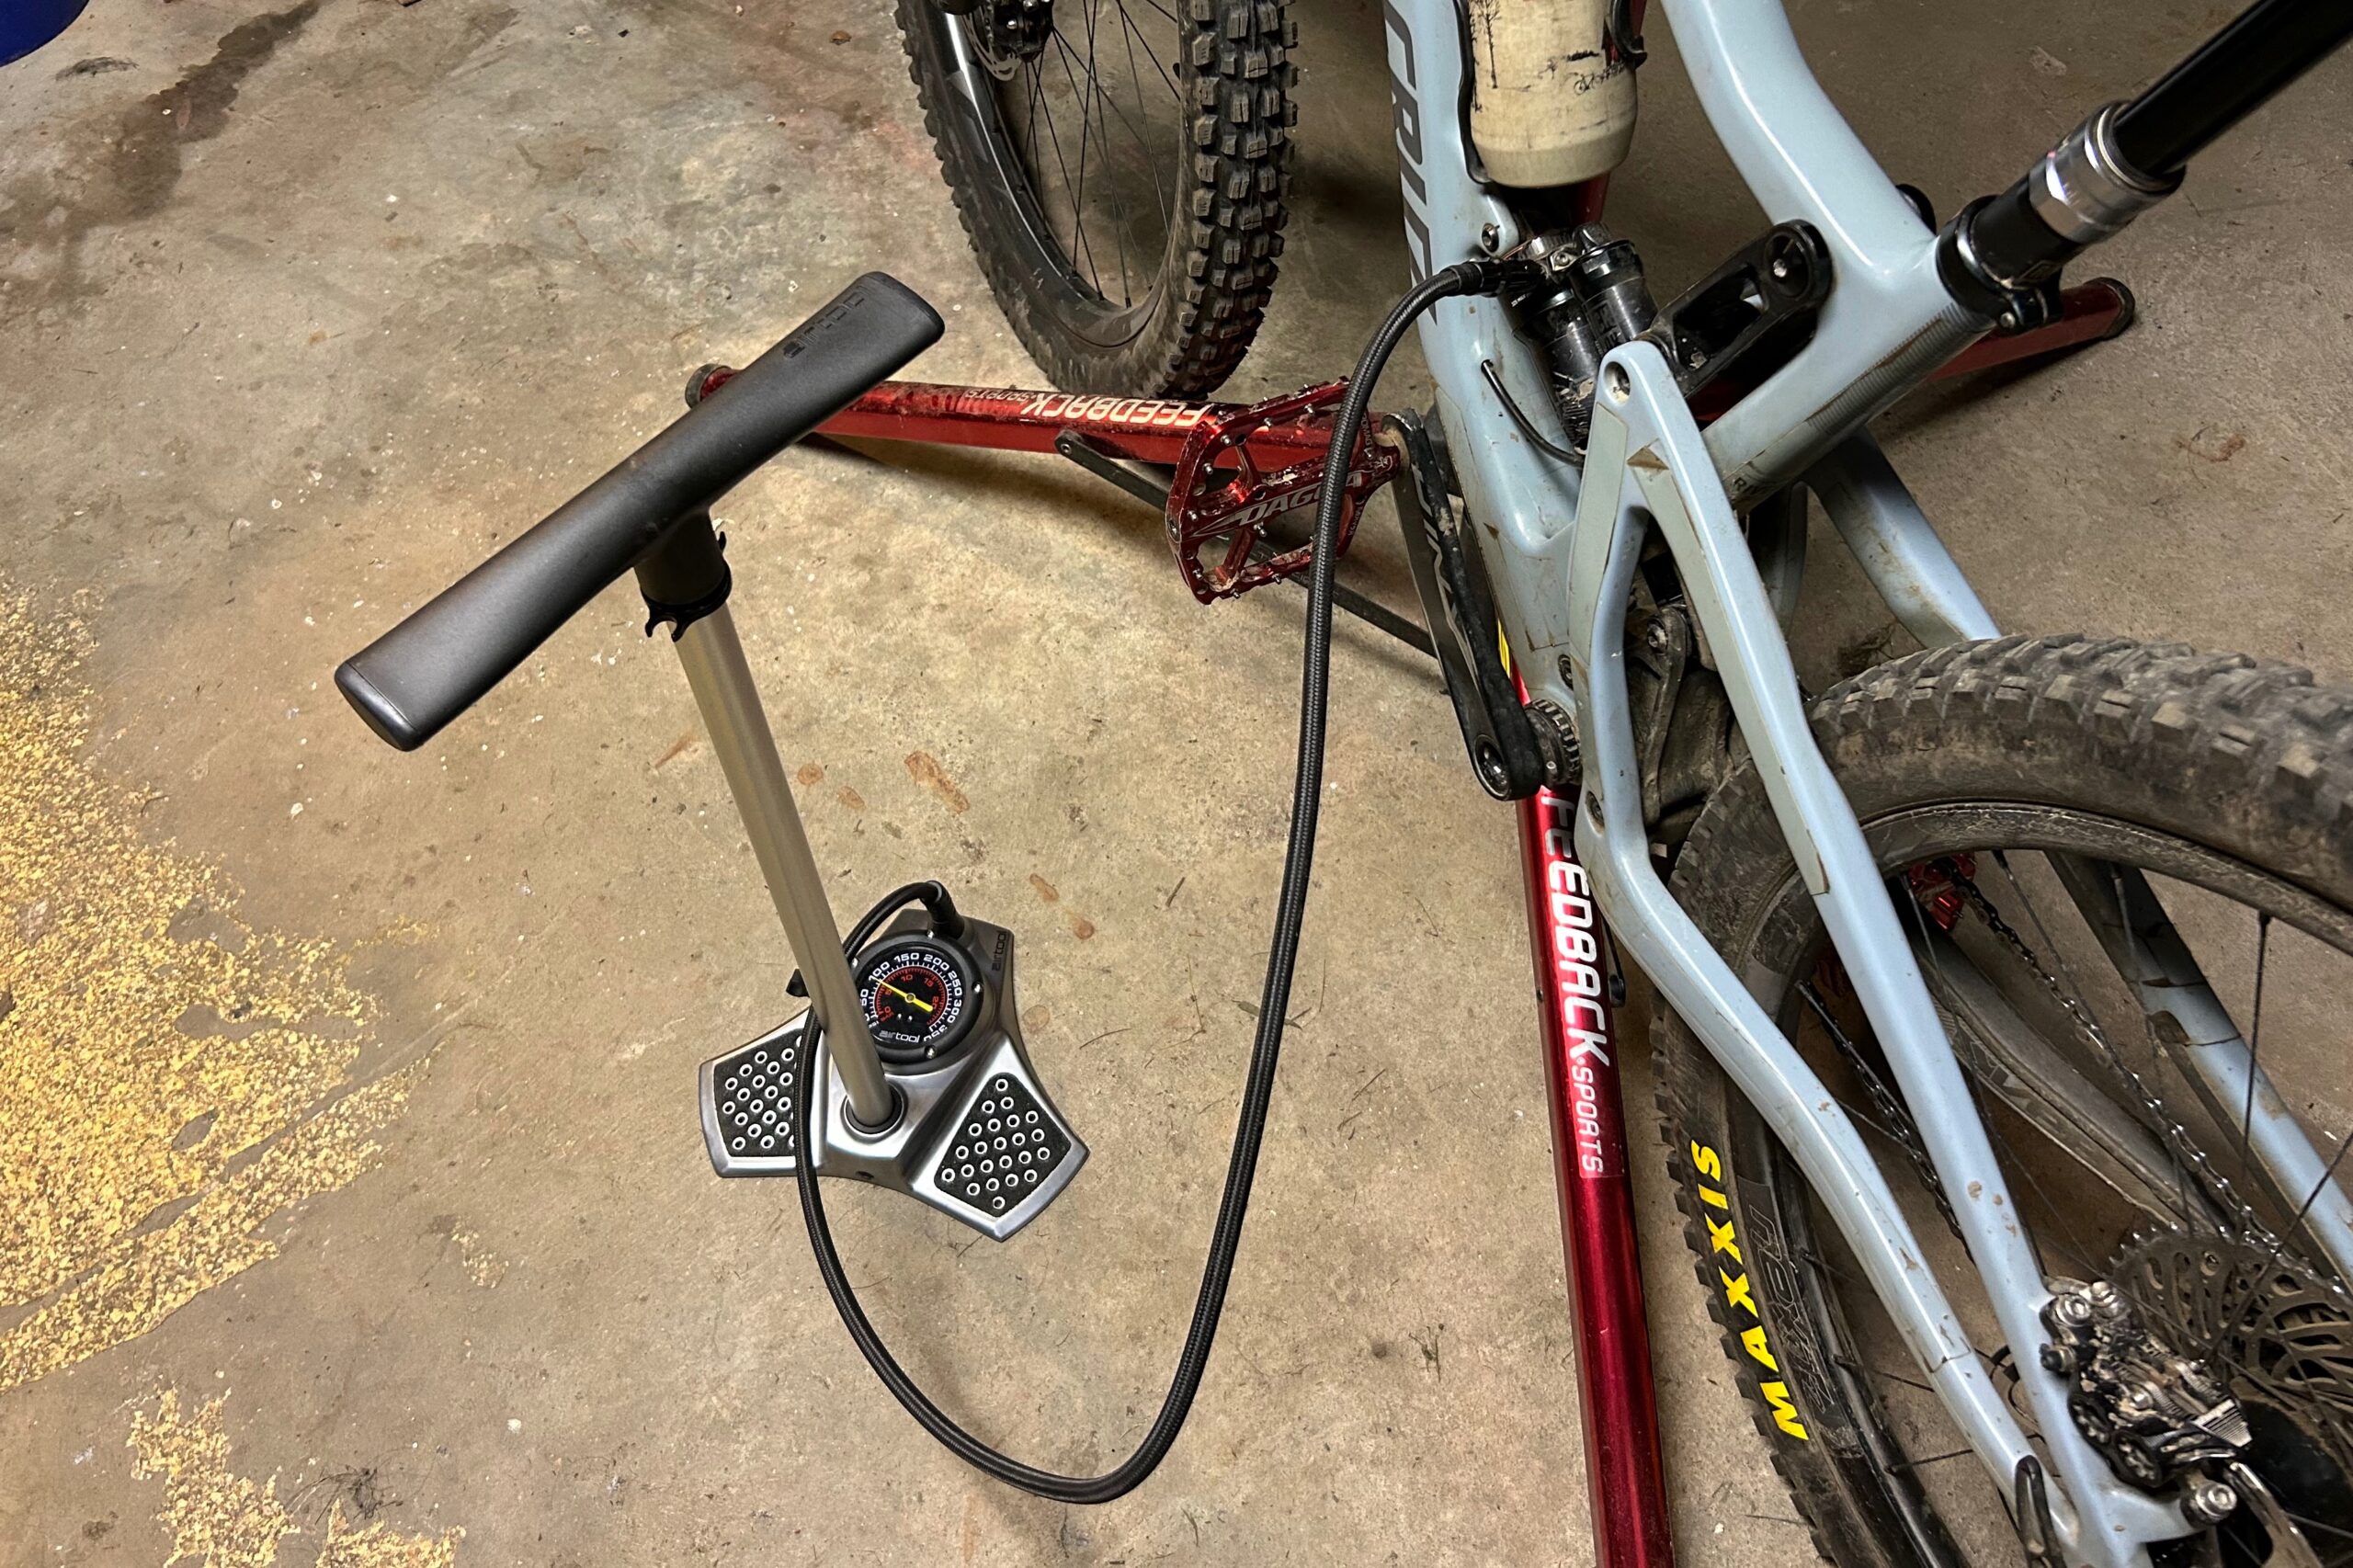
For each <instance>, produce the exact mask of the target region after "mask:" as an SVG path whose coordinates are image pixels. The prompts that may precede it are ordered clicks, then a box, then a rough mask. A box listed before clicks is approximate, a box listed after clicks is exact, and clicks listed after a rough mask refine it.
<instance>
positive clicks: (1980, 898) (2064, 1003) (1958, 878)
mask: <svg viewBox="0 0 2353 1568" xmlns="http://www.w3.org/2000/svg"><path fill="white" fill-rule="evenodd" d="M1933 864H1934V865H1935V867H1936V869H1938V871H1940V872H1942V873H1943V874H1944V877H1945V879H1946V881H1948V882H1949V883H1950V884H1951V885H1952V886H1953V887H1956V888H1959V889H1960V890H1961V896H1962V897H1963V898H1965V899H1967V900H1968V901H1969V903H1970V905H1971V907H1972V908H1973V909H1974V910H1975V911H1976V912H1977V915H1978V918H1979V919H1981V920H1983V921H1984V922H1985V926H1986V929H1987V930H1989V931H1991V932H1992V933H1993V934H1994V936H1995V937H1996V938H1997V939H1998V940H2000V941H2002V942H2004V943H2006V944H2007V945H2008V947H2009V949H2010V950H2011V951H2012V952H2014V953H2016V954H2017V955H2018V959H2019V960H2020V961H2021V962H2023V963H2024V964H2025V965H2026V966H2027V968H2028V969H2029V970H2031V971H2034V974H2035V977H2036V978H2037V979H2039V980H2040V981H2041V982H2042V984H2043V988H2044V989H2045V990H2047V991H2049V992H2050V993H2051V995H2052V999H2053V1000H2054V1001H2056V1002H2057V1003H2058V1004H2059V1006H2060V1008H2061V1010H2062V1011H2063V1012H2064V1013H2066V1015H2067V1017H2069V1018H2070V1019H2072V1020H2073V1021H2074V1022H2075V1027H2076V1028H2078V1029H2080V1030H2082V1031H2083V1033H2084V1035H2085V1036H2086V1038H2087V1039H2088V1040H2090V1041H2091V1042H2092V1044H2093V1045H2094V1046H2095V1047H2096V1048H2097V1050H2098V1051H2099V1052H2100V1053H2101V1054H2102V1055H2103V1056H2105V1057H2107V1058H2108V1061H2109V1065H2110V1066H2111V1067H2113V1068H2115V1070H2116V1071H2117V1072H2118V1073H2119V1074H2121V1075H2122V1076H2123V1078H2124V1081H2125V1082H2126V1083H2127V1084H2129V1085H2131V1087H2132V1089H2133V1091H2134V1092H2135V1093H2136V1094H2138V1095H2139V1096H2140V1098H2141V1108H2142V1109H2143V1110H2144V1111H2146V1112H2147V1113H2148V1114H2149V1116H2150V1118H2151V1119H2152V1120H2153V1122H2154V1125H2155V1126H2156V1127H2157V1128H2158V1129H2159V1130H2160V1131H2161V1132H2162V1133H2163V1135H2164V1136H2165V1139H2166V1142H2168V1143H2169V1144H2170V1145H2171V1147H2172V1150H2173V1153H2174V1154H2175V1155H2176V1156H2177V1158H2178V1159H2180V1160H2182V1161H2183V1162H2185V1163H2186V1165H2188V1166H2189V1167H2190V1168H2193V1169H2195V1170H2196V1172H2197V1174H2198V1176H2199V1180H2200V1185H2201V1186H2202V1187H2204V1188H2205V1189H2206V1195H2207V1197H2208V1198H2209V1199H2212V1200H2213V1201H2214V1202H2216V1203H2217V1204H2219V1205H2220V1206H2222V1208H2223V1209H2224V1210H2226V1211H2228V1212H2231V1213H2233V1214H2234V1215H2235V1216H2236V1218H2237V1222H2238V1223H2239V1224H2240V1225H2242V1226H2244V1227H2245V1229H2244V1230H2243V1231H2242V1232H2241V1235H2242V1236H2243V1237H2245V1238H2247V1239H2252V1240H2255V1241H2256V1242H2258V1243H2259V1244H2273V1243H2276V1242H2277V1241H2278V1240H2279V1238H2278V1237H2276V1236H2274V1235H2273V1234H2272V1233H2271V1232H2270V1230H2269V1229H2268V1227H2267V1226H2265V1224H2264V1223H2263V1221H2262V1220H2261V1219H2259V1218H2258V1217H2257V1216H2256V1212H2255V1210H2254V1209H2253V1208H2252V1207H2251V1206H2250V1205H2249V1204H2248V1203H2247V1202H2246V1200H2245V1199H2243V1198H2241V1197H2240V1196H2239V1195H2238V1192H2237V1189H2236V1188H2234V1187H2232V1186H2231V1182H2230V1178H2229V1177H2228V1176H2224V1175H2222V1172H2220V1171H2218V1170H2216V1169H2215V1168H2214V1164H2213V1161H2212V1160H2211V1159H2210V1158H2209V1157H2208V1156H2207V1153H2206V1151H2205V1150H2203V1149H2201V1148H2200V1147H2199V1145H2198V1142H2197V1140H2196V1139H2194V1138H2192V1137H2190V1135H2189V1129H2188V1128H2187V1127H2185V1126H2183V1125H2182V1124H2181V1122H2179V1121H2178V1120H2177V1119H2175V1117H2174V1114H2173V1113H2172V1112H2171V1111H2170V1110H2168V1109H2166V1108H2165V1101H2164V1100H2163V1099H2162V1098H2161V1097H2159V1096H2158V1095H2157V1092H2156V1091H2155V1090H2154V1089H2152V1088H2150V1087H2149V1085H2148V1081H2147V1080H2146V1079H2144V1078H2143V1077H2142V1076H2141V1074H2138V1073H2136V1072H2134V1071H2133V1070H2132V1068H2131V1066H2130V1065H2128V1064H2127V1063H2126V1062H2125V1061H2124V1058H2123V1056H2122V1054H2121V1053H2120V1052H2119V1051H2117V1049H2116V1047H2115V1045H2114V1044H2113V1043H2112V1042H2110V1041H2109V1038H2108V1034H2107V1032H2106V1031H2105V1030H2103V1029H2102V1028H2100V1027H2099V1020H2098V1019H2097V1018H2095V1017H2092V1016H2091V1013H2090V1011H2089V1010H2088V1009H2086V1007H2085V1006H2083V1004H2082V1003H2080V1002H2078V1001H2076V1000H2075V997H2073V996H2071V995H2069V994H2068V993H2067V988H2066V987H2065V986H2063V985H2062V984H2061V983H2059V978H2058V976H2056V975H2054V974H2052V972H2051V971H2049V970H2047V969H2045V968H2044V967H2043V966H2042V962H2041V960H2040V959H2038V958H2036V957H2035V953H2034V949H2033V948H2032V947H2031V946H2029V944H2028V942H2027V940H2026V938H2025V937H2022V936H2020V935H2019V934H2018V929H2017V928H2016V927H2015V926H2012V925H2011V924H2010V923H2009V922H2008V921H2007V920H2006V919H2004V918H2003V917H2002V912H2001V911H2000V910H1999V909H1998V908H1996V907H1995V904H1994V901H1993V900H1992V899H1991V898H1989V897H1987V896H1986V894H1985V891H1984V889H1983V888H1980V887H1979V886H1978V885H1977V883H1976V882H1975V881H1972V879H1971V878H1970V877H1969V876H1968V874H1967V873H1965V872H1964V871H1962V870H1961V866H1960V864H1959V863H1958V862H1957V861H1955V860H1954V859H1953V858H1951V857H1950V856H1945V857H1941V858H1938V859H1937V860H1936V861H1934V862H1933ZM2003 869H2004V870H2005V871H2006V870H2007V869H2008V868H2007V866H2006V865H2005V866H2004V868H2003ZM2182 1198H2183V1201H2184V1204H2185V1206H2186V1205H2187V1203H2188V1194H2187V1193H2184V1194H2183V1195H2182ZM2184 1219H2185V1220H2187V1219H2188V1216H2187V1215H2185V1216H2184Z"/></svg>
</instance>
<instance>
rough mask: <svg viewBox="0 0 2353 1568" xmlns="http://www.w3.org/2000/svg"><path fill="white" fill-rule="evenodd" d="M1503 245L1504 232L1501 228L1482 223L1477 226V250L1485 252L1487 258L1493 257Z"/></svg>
mask: <svg viewBox="0 0 2353 1568" xmlns="http://www.w3.org/2000/svg"><path fill="white" fill-rule="evenodd" d="M1503 243H1504V232H1503V230H1502V229H1501V228H1499V227H1497V226H1496V225H1495V224H1493V223H1483V224H1481V225H1480V226H1479V248H1480V249H1481V250H1483V251H1485V252H1486V253H1487V254H1488V255H1489V256H1493V255H1495V252H1496V251H1498V250H1500V249H1502V248H1503Z"/></svg>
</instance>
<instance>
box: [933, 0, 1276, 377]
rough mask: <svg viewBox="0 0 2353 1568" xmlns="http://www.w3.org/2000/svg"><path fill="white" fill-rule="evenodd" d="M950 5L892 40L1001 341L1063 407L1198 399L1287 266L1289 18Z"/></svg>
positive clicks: (1122, 4) (1238, 352)
mask: <svg viewBox="0 0 2353 1568" xmlns="http://www.w3.org/2000/svg"><path fill="white" fill-rule="evenodd" d="M957 3H958V10H957V11H956V12H953V13H951V12H950V11H949V9H947V8H945V7H943V6H940V5H938V4H936V3H935V0H899V27H900V30H901V32H902V34H903V35H904V39H905V40H906V46H907V58H908V63H909V69H910V71H911V73H912V74H913V75H914V77H915V91H916V94H917V96H918V97H920V98H921V99H922V103H923V112H924V123H925V126H926V128H927V129H928V130H929V131H930V132H931V136H932V140H933V142H934V143H935V144H936V145H937V147H938V151H939V164H940V169H941V171H942V173H943V174H945V175H946V176H947V179H948V185H949V190H950V191H951V192H952V193H953V194H954V196H955V199H956V209H957V211H958V213H959V214H960V215H961V218H962V219H963V222H964V231H965V233H966V234H967V235H968V236H970V238H971V240H972V250H973V253H974V254H975V255H976V256H978V257H979V258H980V263H981V270H982V272H983V274H985V275H986V277H987V278H988V281H989V288H990V290H992V291H993V292H994V293H995V295H996V300H997V304H998V306H999V307H1000V308H1001V309H1002V310H1003V311H1004V312H1005V315H1006V321H1007V322H1009V323H1010V324H1012V326H1013V330H1014V333H1015V335H1017V336H1018V337H1019V338H1020V339H1021V342H1022V345H1023V347H1026V348H1028V349H1029V355H1030V358H1034V359H1035V360H1037V361H1038V364H1039V367H1040V369H1043V370H1044V371H1045V372H1046V374H1047V376H1048V377H1049V378H1050V379H1051V381H1053V382H1054V384H1055V386H1056V387H1058V388H1060V389H1062V390H1063V391H1069V392H1120V393H1126V394H1129V395H1140V396H1182V397H1200V396H1206V395H1207V394H1208V393H1210V392H1212V391H1214V390H1215V389H1216V388H1217V387H1218V386H1219V384H1220V383H1222V382H1223V381H1225V379H1226V378H1227V377H1228V376H1230V375H1232V374H1233V369H1234V367H1235V366H1236V365H1238V364H1239V363H1240V362H1241V360H1242V356H1243V353H1244V351H1245V350H1246V349H1247V348H1248V347H1250V340H1251V338H1252V336H1253V335H1255V334H1256V332H1257V330H1258V324H1259V321H1260V319H1261V318H1262V317H1263V316H1264V314H1265V312H1266V308H1267V297H1268V294H1269V292H1270V291H1271V290H1272V289H1273V286H1274V280H1275V259H1276V257H1277V256H1279V255H1280V254H1281V252H1282V227H1283V221H1284V217H1285V211H1284V196H1285V189H1284V187H1285V182H1286V179H1287V177H1288V176H1287V171H1288V169H1289V166H1290V127H1291V123H1292V121H1293V119H1294V118H1295V116H1296V112H1297V111H1296V110H1295V108H1293V106H1292V104H1291V100H1290V83H1291V63H1290V49H1291V45H1292V44H1293V43H1294V42H1295V41H1296V40H1297V38H1298V28H1297V24H1295V23H1294V22H1292V21H1291V20H1290V17H1288V16H1287V15H1286V11H1287V7H1288V5H1289V0H957ZM966 6H969V8H965V7H966Z"/></svg>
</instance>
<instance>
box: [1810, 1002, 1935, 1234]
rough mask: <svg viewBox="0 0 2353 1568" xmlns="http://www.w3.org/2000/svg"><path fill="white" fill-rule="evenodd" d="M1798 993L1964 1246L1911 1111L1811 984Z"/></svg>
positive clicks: (1933, 1164)
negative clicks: (1864, 1054)
mask: <svg viewBox="0 0 2353 1568" xmlns="http://www.w3.org/2000/svg"><path fill="white" fill-rule="evenodd" d="M1798 994H1799V995H1801V996H1802V997H1804V998H1805V1004H1806V1006H1809V1007H1812V1008H1813V1016H1814V1017H1817V1018H1819V1019H1821V1020H1822V1027H1823V1028H1824V1030H1826V1031H1827V1032H1828V1034H1829V1036H1830V1043H1831V1044H1833V1045H1835V1046H1836V1047H1837V1048H1838V1054H1839V1055H1841V1056H1843V1057H1845V1058H1846V1059H1847V1065H1848V1066H1849V1067H1851V1068H1853V1069H1854V1071H1855V1076H1857V1077H1858V1078H1860V1079H1861V1080H1862V1081H1863V1087H1864V1088H1865V1089H1866V1090H1868V1091H1869V1092H1870V1096H1871V1104H1872V1106H1873V1107H1875V1108H1877V1109H1878V1111H1879V1114H1880V1116H1881V1119H1883V1120H1884V1121H1885V1122H1886V1123H1887V1131H1888V1132H1889V1134H1890V1135H1891V1136H1892V1137H1893V1138H1894V1140H1895V1141H1896V1142H1898V1143H1900V1144H1902V1145H1903V1146H1904V1153H1905V1154H1906V1155H1907V1156H1909V1157H1910V1159H1911V1161H1912V1173H1913V1175H1915V1176H1917V1177H1919V1179H1920V1185H1921V1186H1923V1187H1927V1189H1928V1196H1929V1197H1931V1198H1933V1199H1936V1201H1937V1212H1938V1213H1939V1214H1942V1215H1943V1216H1944V1217H1945V1223H1946V1224H1947V1225H1949V1226H1950V1227H1951V1228H1952V1233H1953V1235H1954V1237H1955V1238H1956V1239H1958V1240H1959V1241H1960V1243H1961V1245H1962V1246H1963V1247H1966V1246H1968V1244H1969V1238H1968V1237H1967V1236H1964V1235H1962V1234H1961V1219H1960V1217H1959V1216H1958V1215H1956V1214H1954V1213H1953V1211H1952V1200H1951V1199H1949V1198H1947V1197H1946V1196H1945V1182H1944V1177H1943V1176H1940V1175H1938V1171H1937V1163H1936V1161H1934V1160H1932V1159H1930V1158H1929V1157H1928V1151H1927V1147H1926V1146H1925V1145H1924V1144H1923V1143H1922V1142H1920V1129H1919V1127H1918V1126H1917V1125H1916V1124H1915V1122H1914V1121H1913V1119H1912V1113H1911V1112H1910V1111H1908V1110H1906V1109H1904V1102H1903V1101H1902V1100H1900V1099H1898V1098H1897V1097H1896V1095H1895V1091H1894V1090H1893V1089H1891V1088H1889V1087H1888V1086H1887V1081H1886V1080H1885V1079H1883V1078H1881V1076H1880V1075H1879V1074H1878V1072H1877V1071H1876V1070H1875V1069H1874V1068H1873V1067H1872V1066H1871V1064H1870V1062H1866V1061H1865V1060H1863V1052H1862V1048H1861V1047H1860V1046H1859V1045H1857V1044H1856V1043H1855V1042H1854V1041H1853V1040H1850V1039H1848V1038H1847V1031H1846V1030H1845V1029H1842V1028H1839V1027H1838V1020H1837V1019H1836V1018H1834V1017H1831V1016H1830V1009H1829V1007H1828V1006H1826V1005H1824V1002H1823V1000H1822V997H1821V994H1819V993H1818V992H1816V991H1815V989H1814V988H1813V984H1812V983H1806V984H1803V985H1801V986H1799V987H1798Z"/></svg>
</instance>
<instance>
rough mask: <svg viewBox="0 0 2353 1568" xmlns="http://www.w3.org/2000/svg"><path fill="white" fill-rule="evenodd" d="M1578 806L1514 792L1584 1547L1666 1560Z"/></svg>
mask: <svg viewBox="0 0 2353 1568" xmlns="http://www.w3.org/2000/svg"><path fill="white" fill-rule="evenodd" d="M1575 812H1576V806H1575V801H1573V800H1572V799H1570V798H1568V797H1566V796H1562V795H1555V794H1554V793H1552V791H1551V790H1538V791H1537V793H1536V794H1535V796H1534V797H1533V798H1531V799H1529V800H1525V801H1520V802H1519V849H1520V861H1521V865H1522V868H1523V869H1524V870H1525V872H1526V875H1527V881H1528V935H1529V949H1530V950H1531V952H1532V953H1533V955H1534V957H1535V960H1536V994H1537V998H1538V1003H1539V1008H1538V1010H1539V1012H1540V1015H1541V1017H1542V1019H1543V1032H1544V1082H1545V1087H1546V1090H1547V1093H1546V1096H1545V1098H1546V1100H1547V1101H1548V1103H1549V1104H1550V1105H1551V1107H1552V1162H1553V1166H1554V1176H1555V1177H1556V1179H1557V1181H1558V1184H1559V1187H1560V1195H1561V1240H1562V1245H1563V1255H1564V1256H1565V1258H1566V1260H1567V1267H1568V1278H1569V1316H1570V1320H1571V1326H1572V1327H1573V1328H1574V1332H1575V1335H1576V1346H1577V1393H1578V1399H1579V1403H1581V1405H1582V1406H1583V1409H1584V1414H1585V1463H1586V1486H1587V1489H1588V1491H1589V1493H1590V1495H1591V1501H1592V1507H1593V1539H1594V1558H1595V1562H1597V1564H1598V1568H1671V1565H1672V1564H1673V1563H1674V1562H1675V1546H1674V1541H1673V1540H1672V1538H1671V1536H1670V1534H1669V1531H1668V1518H1667V1511H1666V1477H1665V1467H1664V1465H1663V1463H1662V1461H1661V1459H1660V1456H1659V1435H1658V1395H1657V1391H1656V1390H1655V1388H1654V1386H1653V1384H1652V1381H1651V1336H1650V1325H1649V1322H1648V1320H1647V1318H1646V1317H1645V1315H1644V1312H1643V1267H1642V1256H1641V1251H1640V1248H1639V1247H1638V1245H1637V1244H1636V1241H1635V1231H1634V1193H1633V1182H1632V1176H1631V1172H1630V1171H1629V1170H1628V1168H1627V1153H1626V1110H1625V1105H1624V1101H1623V1099H1622V1098H1621V1096H1620V1087H1619V1077H1618V1039H1617V1033H1616V1027H1615V1025H1616V1020H1615V1018H1614V1017H1613V1016H1612V1014H1611V1012H1610V1006H1609V937H1608V933H1607V931H1606V930H1605V929H1604V928H1603V926H1602V923H1601V916H1600V914H1599V912H1598V911H1597V910H1596V909H1595V908H1594V905H1593V889H1592V885H1591V884H1590V883H1589V882H1588V881H1586V874H1585V868H1584V867H1583V866H1581V865H1579V864H1578V863H1577V856H1576V846H1575V843H1574V839H1573V837H1572V834H1573V833H1574V829H1575V825H1576V815H1575Z"/></svg>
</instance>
